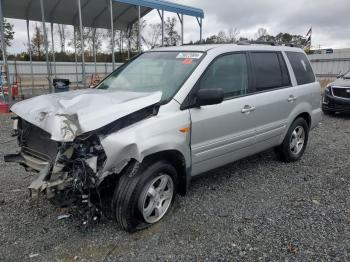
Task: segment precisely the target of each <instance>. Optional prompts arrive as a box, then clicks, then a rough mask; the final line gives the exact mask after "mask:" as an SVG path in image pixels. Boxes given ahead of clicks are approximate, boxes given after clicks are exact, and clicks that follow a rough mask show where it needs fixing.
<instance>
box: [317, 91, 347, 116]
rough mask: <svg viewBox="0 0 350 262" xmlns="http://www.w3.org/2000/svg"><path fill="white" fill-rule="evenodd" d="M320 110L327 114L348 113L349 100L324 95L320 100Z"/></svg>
mask: <svg viewBox="0 0 350 262" xmlns="http://www.w3.org/2000/svg"><path fill="white" fill-rule="evenodd" d="M322 110H323V111H327V112H339V113H350V99H347V98H338V97H334V96H332V95H329V94H327V93H325V94H324V96H323V98H322Z"/></svg>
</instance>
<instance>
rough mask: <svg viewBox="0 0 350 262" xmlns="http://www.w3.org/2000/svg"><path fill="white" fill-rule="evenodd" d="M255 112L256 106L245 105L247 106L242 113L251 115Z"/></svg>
mask: <svg viewBox="0 0 350 262" xmlns="http://www.w3.org/2000/svg"><path fill="white" fill-rule="evenodd" d="M253 111H255V107H254V106H250V105H245V106H244V107H243V108H242V110H241V112H242V113H243V114H246V113H250V112H253Z"/></svg>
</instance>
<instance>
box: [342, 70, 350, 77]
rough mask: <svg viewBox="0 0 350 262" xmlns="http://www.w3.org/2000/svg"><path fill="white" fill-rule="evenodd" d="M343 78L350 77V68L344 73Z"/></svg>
mask: <svg viewBox="0 0 350 262" xmlns="http://www.w3.org/2000/svg"><path fill="white" fill-rule="evenodd" d="M343 78H346V79H350V70H349V71H347V72H346V73H345V74H344V75H343Z"/></svg>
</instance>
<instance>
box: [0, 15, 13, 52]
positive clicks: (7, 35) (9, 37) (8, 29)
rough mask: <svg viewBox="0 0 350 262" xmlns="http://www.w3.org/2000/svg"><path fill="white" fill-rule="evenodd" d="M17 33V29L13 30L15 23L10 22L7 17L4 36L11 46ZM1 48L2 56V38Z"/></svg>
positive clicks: (7, 43) (7, 44) (6, 42)
mask: <svg viewBox="0 0 350 262" xmlns="http://www.w3.org/2000/svg"><path fill="white" fill-rule="evenodd" d="M14 35H15V31H13V25H12V24H10V23H9V22H8V21H7V20H6V19H5V20H4V37H5V44H6V46H11V41H12V40H13V37H14ZM0 50H1V56H2V44H1V40H0Z"/></svg>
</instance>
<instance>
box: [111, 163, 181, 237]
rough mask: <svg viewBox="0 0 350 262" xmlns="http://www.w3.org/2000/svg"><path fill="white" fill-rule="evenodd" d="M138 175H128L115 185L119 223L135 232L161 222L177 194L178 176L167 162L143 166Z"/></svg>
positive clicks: (113, 203) (115, 203) (116, 216)
mask: <svg viewBox="0 0 350 262" xmlns="http://www.w3.org/2000/svg"><path fill="white" fill-rule="evenodd" d="M143 166H144V167H142V166H141V167H140V168H139V170H137V171H136V173H135V174H132V173H131V174H130V170H129V171H128V172H125V173H124V174H123V175H122V176H121V177H120V180H119V183H118V185H117V186H116V189H115V192H114V196H113V201H112V210H113V214H114V216H115V219H116V221H117V222H118V224H119V225H120V226H121V227H122V228H123V229H124V230H126V231H129V232H134V231H136V230H139V229H143V228H146V227H148V226H150V225H152V224H155V223H157V222H158V221H160V220H161V219H162V218H163V217H164V216H165V215H166V214H167V213H168V212H169V210H170V208H171V206H172V203H173V202H174V197H175V194H176V181H177V173H176V170H175V168H174V167H173V166H172V165H171V164H169V163H168V162H166V161H158V162H155V163H149V164H146V163H145V164H143Z"/></svg>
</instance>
